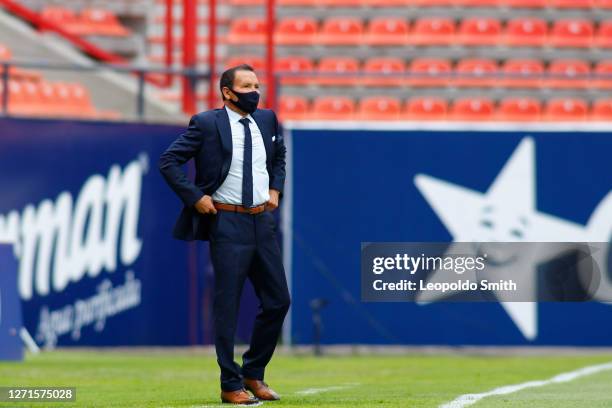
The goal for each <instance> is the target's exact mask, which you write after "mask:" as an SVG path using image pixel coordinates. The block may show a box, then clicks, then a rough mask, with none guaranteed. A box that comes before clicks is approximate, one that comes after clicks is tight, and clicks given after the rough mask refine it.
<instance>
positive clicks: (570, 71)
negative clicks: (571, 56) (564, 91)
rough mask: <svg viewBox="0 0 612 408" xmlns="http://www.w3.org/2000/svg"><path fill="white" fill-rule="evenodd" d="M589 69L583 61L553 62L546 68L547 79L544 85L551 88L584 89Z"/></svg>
mask: <svg viewBox="0 0 612 408" xmlns="http://www.w3.org/2000/svg"><path fill="white" fill-rule="evenodd" d="M590 73H591V67H590V65H589V63H588V62H586V61H583V60H565V59H562V60H555V61H552V62H551V63H550V64H549V66H548V74H549V75H550V77H549V78H547V79H546V81H545V82H544V85H546V86H548V87H551V88H586V87H587V86H588V85H589V81H590V78H588V75H589V74H590Z"/></svg>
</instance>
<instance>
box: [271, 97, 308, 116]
mask: <svg viewBox="0 0 612 408" xmlns="http://www.w3.org/2000/svg"><path fill="white" fill-rule="evenodd" d="M308 105H309V104H308V100H307V99H306V98H304V97H302V96H287V95H283V96H281V97H280V100H279V102H278V116H279V117H280V119H281V120H304V119H307V118H308V109H309V107H308Z"/></svg>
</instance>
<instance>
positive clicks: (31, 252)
mask: <svg viewBox="0 0 612 408" xmlns="http://www.w3.org/2000/svg"><path fill="white" fill-rule="evenodd" d="M0 129H1V130H0V188H1V189H2V199H1V200H0V240H8V241H12V242H15V243H16V253H17V254H18V256H19V274H18V282H17V287H18V293H19V297H20V299H21V301H22V304H23V318H24V322H25V326H26V327H27V329H28V330H29V332H30V333H31V334H32V336H33V338H34V339H35V340H36V342H37V343H38V344H39V345H42V346H46V347H53V346H55V345H77V344H78V345H182V344H194V343H198V342H201V341H203V337H204V334H203V332H204V327H203V326H202V316H201V313H202V304H201V296H202V293H203V288H202V285H203V282H204V279H203V275H204V274H205V266H204V265H207V264H208V258H207V255H206V254H207V252H205V248H196V247H195V246H194V245H189V244H186V243H184V242H181V241H177V240H174V239H173V238H172V237H171V231H172V226H173V224H174V221H175V217H176V215H177V214H178V213H179V211H180V209H181V206H182V204H181V202H180V200H179V199H178V198H177V197H176V196H175V195H174V194H173V193H172V191H171V190H170V189H169V188H168V187H167V185H166V184H165V182H164V181H163V179H162V177H161V176H160V174H159V172H158V170H157V160H158V158H159V156H160V154H161V153H162V152H163V150H164V149H166V148H167V146H168V145H169V144H170V143H171V142H172V141H173V140H174V139H175V138H176V137H177V136H178V135H179V134H180V133H181V132H182V131H184V128H183V127H179V126H161V125H144V124H122V123H114V124H113V123H94V122H78V121H54V120H31V119H30V120H19V119H2V120H0Z"/></svg>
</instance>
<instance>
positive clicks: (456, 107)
mask: <svg viewBox="0 0 612 408" xmlns="http://www.w3.org/2000/svg"><path fill="white" fill-rule="evenodd" d="M494 112H495V104H494V103H493V101H492V100H491V99H489V98H480V97H475V98H469V97H466V98H460V99H457V100H455V101H454V103H453V105H452V107H451V118H452V119H454V120H461V121H487V120H493V119H494Z"/></svg>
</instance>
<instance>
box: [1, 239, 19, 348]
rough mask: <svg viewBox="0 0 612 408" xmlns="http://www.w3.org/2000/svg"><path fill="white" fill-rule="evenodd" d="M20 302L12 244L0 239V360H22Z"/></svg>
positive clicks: (15, 260)
mask: <svg viewBox="0 0 612 408" xmlns="http://www.w3.org/2000/svg"><path fill="white" fill-rule="evenodd" d="M21 326H22V322H21V303H20V301H19V295H18V294H17V259H16V258H15V255H14V253H13V246H12V245H9V244H6V243H2V242H1V241H0V360H22V359H23V347H22V344H21V340H20V338H19V330H20V328H21Z"/></svg>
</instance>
